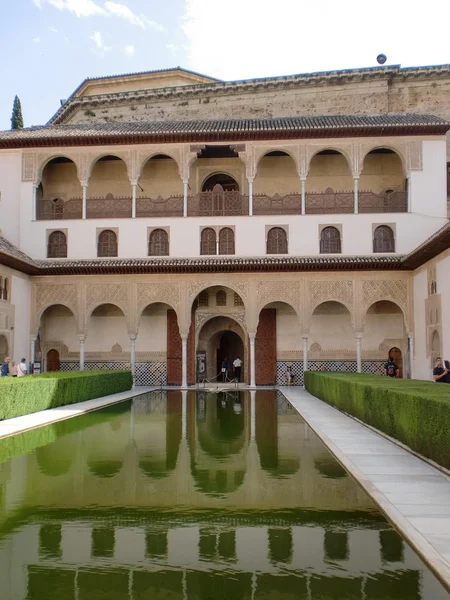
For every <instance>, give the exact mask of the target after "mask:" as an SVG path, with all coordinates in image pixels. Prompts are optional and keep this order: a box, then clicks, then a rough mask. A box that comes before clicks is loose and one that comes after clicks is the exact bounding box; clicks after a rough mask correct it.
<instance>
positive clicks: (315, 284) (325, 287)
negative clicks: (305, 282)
mask: <svg viewBox="0 0 450 600" xmlns="http://www.w3.org/2000/svg"><path fill="white" fill-rule="evenodd" d="M329 301H332V302H342V304H344V305H345V306H346V307H347V308H348V309H349V310H350V312H352V309H353V305H354V290H353V281H352V280H350V279H339V280H335V281H310V283H309V309H310V311H311V313H312V312H314V309H315V308H316V307H317V306H319V304H322V302H329Z"/></svg>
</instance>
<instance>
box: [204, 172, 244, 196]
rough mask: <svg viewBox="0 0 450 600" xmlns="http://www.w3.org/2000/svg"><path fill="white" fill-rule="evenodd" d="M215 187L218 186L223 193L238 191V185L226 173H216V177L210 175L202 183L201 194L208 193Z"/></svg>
mask: <svg viewBox="0 0 450 600" xmlns="http://www.w3.org/2000/svg"><path fill="white" fill-rule="evenodd" d="M216 185H220V186H221V187H222V189H223V191H224V192H238V191H239V184H238V182H237V181H236V179H234V178H233V177H231V176H230V175H227V174H226V173H217V174H216V175H211V177H208V179H206V180H205V181H204V182H203V185H202V192H210V191H211V190H213V189H214V188H215V187H216Z"/></svg>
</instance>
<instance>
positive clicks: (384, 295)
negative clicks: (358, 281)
mask: <svg viewBox="0 0 450 600" xmlns="http://www.w3.org/2000/svg"><path fill="white" fill-rule="evenodd" d="M381 300H391V301H393V302H395V303H397V304H399V305H400V307H401V308H403V309H404V311H405V313H406V310H407V306H408V282H407V280H406V279H388V280H377V279H367V280H365V281H363V298H362V301H363V306H364V309H365V310H367V309H368V308H369V307H370V306H371V305H372V304H374V303H375V302H379V301H381Z"/></svg>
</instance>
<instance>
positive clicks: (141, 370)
mask: <svg viewBox="0 0 450 600" xmlns="http://www.w3.org/2000/svg"><path fill="white" fill-rule="evenodd" d="M449 117H450V66H448V65H445V66H438V67H421V68H415V69H402V68H400V67H398V66H393V67H377V68H370V69H357V70H346V71H335V72H330V73H313V74H308V75H295V76H288V77H275V78H269V79H258V80H249V81H240V82H223V81H219V80H216V79H213V78H211V77H206V76H203V75H199V74H197V73H193V72H190V71H187V70H184V69H181V68H177V69H169V70H163V71H152V72H147V73H138V74H129V75H122V76H112V77H102V78H98V79H87V80H85V81H84V82H83V83H82V84H81V85H80V86H79V87H78V88H77V89H76V90H75V91H74V93H73V94H72V95H71V96H70V98H68V99H67V100H65V101H63V102H62V103H61V107H60V109H59V110H58V112H57V113H56V114H55V115H54V116H53V117H52V119H51V120H50V121H49V123H48V124H47V125H45V126H42V127H32V128H28V129H23V130H18V131H7V132H0V194H1V200H0V209H1V212H0V215H1V220H0V227H1V236H2V237H0V282H1V285H0V289H1V290H2V291H1V294H0V354H1V355H4V354H9V355H11V356H12V358H13V359H14V360H17V359H19V358H20V357H21V356H22V355H24V356H26V357H27V358H30V359H31V361H33V362H34V361H40V362H41V365H42V368H44V369H48V370H52V369H64V370H70V369H79V368H82V369H83V368H97V367H104V366H106V367H110V368H114V367H121V366H128V367H129V366H131V368H132V370H133V372H134V373H135V378H136V382H137V383H138V384H159V383H168V384H183V385H186V384H189V383H194V382H195V381H198V380H201V379H205V378H207V379H214V378H215V377H216V376H217V374H218V373H219V372H220V366H221V363H222V361H223V359H224V358H228V359H230V360H233V359H234V358H235V357H237V356H240V357H241V359H242V360H243V379H244V381H246V382H248V383H251V384H257V385H258V384H271V383H275V382H278V383H282V382H283V378H284V374H285V373H286V369H287V368H288V366H290V367H291V369H292V371H293V372H294V376H295V382H296V383H301V382H302V381H303V372H304V370H305V369H327V370H350V371H363V372H369V373H380V372H381V370H382V365H383V363H384V362H385V360H386V357H387V355H388V353H392V354H393V355H394V356H395V359H396V361H397V362H398V363H399V365H400V366H401V371H402V376H404V377H407V376H409V377H417V378H423V379H428V378H430V376H431V368H432V364H433V361H434V359H435V358H436V356H438V355H444V358H445V356H450V334H449V333H448V332H449V331H450V329H449V322H448V320H447V319H448V317H447V313H446V312H444V310H443V307H444V306H446V302H448V300H449V299H450V284H449V283H448V281H447V279H448V278H447V277H446V276H445V273H446V272H447V271H448V266H449V261H450V259H449V254H450V253H449V251H448V247H449V242H450V227H449V225H448V217H447V196H448V193H449V192H448V186H449V165H450V150H449V148H450V145H449V143H448V139H449V138H448V137H446V136H447V135H448V134H447V131H448V130H449V128H450V124H449V123H448V122H447V120H446V119H447V118H449Z"/></svg>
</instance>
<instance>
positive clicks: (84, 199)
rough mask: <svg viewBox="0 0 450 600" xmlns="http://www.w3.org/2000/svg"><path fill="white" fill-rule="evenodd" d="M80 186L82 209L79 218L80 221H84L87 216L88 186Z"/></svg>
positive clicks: (84, 184) (83, 184)
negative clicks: (81, 189) (81, 190)
mask: <svg viewBox="0 0 450 600" xmlns="http://www.w3.org/2000/svg"><path fill="white" fill-rule="evenodd" d="M81 186H82V188H83V208H82V213H81V218H82V219H86V216H87V189H88V184H87V183H82V184H81Z"/></svg>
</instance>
